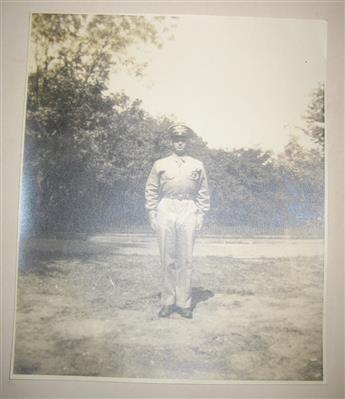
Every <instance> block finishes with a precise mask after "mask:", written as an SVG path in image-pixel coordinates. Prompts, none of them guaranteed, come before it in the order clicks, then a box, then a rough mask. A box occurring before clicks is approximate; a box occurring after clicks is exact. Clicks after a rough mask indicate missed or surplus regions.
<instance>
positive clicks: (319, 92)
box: [303, 83, 325, 153]
mask: <svg viewBox="0 0 345 399" xmlns="http://www.w3.org/2000/svg"><path fill="white" fill-rule="evenodd" d="M304 119H305V120H306V123H307V128H306V129H303V131H304V133H305V134H306V135H308V136H309V137H310V138H311V139H312V141H314V143H316V144H317V145H318V146H319V147H320V149H321V152H322V153H323V152H324V149H325V87H324V85H323V84H321V83H320V84H319V85H318V87H317V88H316V89H315V90H314V91H313V92H312V94H311V101H310V103H309V105H308V108H307V111H306V114H305V116H304Z"/></svg>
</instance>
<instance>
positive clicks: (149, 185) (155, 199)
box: [145, 163, 159, 230]
mask: <svg viewBox="0 0 345 399" xmlns="http://www.w3.org/2000/svg"><path fill="white" fill-rule="evenodd" d="M145 200H146V205H145V207H146V209H147V210H148V212H149V218H150V225H151V227H152V229H153V230H156V227H157V226H156V219H157V206H158V203H159V176H158V172H157V165H156V163H155V164H154V165H153V167H152V169H151V172H150V174H149V177H148V179H147V182H146V187H145Z"/></svg>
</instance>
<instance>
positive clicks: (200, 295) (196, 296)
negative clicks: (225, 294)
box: [191, 287, 214, 310]
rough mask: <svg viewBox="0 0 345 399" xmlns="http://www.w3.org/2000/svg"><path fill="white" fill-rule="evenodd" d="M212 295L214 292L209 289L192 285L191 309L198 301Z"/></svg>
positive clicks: (205, 299) (203, 300) (202, 300)
mask: <svg viewBox="0 0 345 399" xmlns="http://www.w3.org/2000/svg"><path fill="white" fill-rule="evenodd" d="M213 296H214V293H213V292H212V291H210V290H207V289H205V288H203V287H194V288H193V289H192V306H191V308H192V310H194V309H195V308H196V306H197V305H198V304H199V303H200V302H205V301H207V300H208V299H210V298H212V297H213Z"/></svg>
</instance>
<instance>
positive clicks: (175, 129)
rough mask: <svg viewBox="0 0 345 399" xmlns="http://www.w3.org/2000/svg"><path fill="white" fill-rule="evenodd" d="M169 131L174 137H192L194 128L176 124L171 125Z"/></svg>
mask: <svg viewBox="0 0 345 399" xmlns="http://www.w3.org/2000/svg"><path fill="white" fill-rule="evenodd" d="M168 132H169V134H170V137H171V138H172V139H173V138H176V137H177V138H184V139H190V138H191V137H192V133H193V130H192V129H191V128H189V127H188V126H186V125H181V124H176V125H172V126H170V127H169V129H168Z"/></svg>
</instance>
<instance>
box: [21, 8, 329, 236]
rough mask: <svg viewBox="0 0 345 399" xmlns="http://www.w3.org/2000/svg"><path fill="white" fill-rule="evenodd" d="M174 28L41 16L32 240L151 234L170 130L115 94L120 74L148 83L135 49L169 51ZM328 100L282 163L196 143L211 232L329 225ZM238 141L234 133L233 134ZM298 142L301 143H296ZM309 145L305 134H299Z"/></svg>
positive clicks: (30, 192)
mask: <svg viewBox="0 0 345 399" xmlns="http://www.w3.org/2000/svg"><path fill="white" fill-rule="evenodd" d="M173 23H174V21H173V20H171V19H164V18H154V19H150V20H148V19H146V18H144V17H139V18H138V17H131V16H117V17H113V16H102V17H101V16H93V17H90V16H83V15H50V14H44V15H39V14H37V15H34V16H33V26H32V54H33V60H32V63H31V70H30V75H29V81H28V100H27V118H26V135H25V146H24V165H23V176H24V178H23V192H22V208H23V209H22V214H23V218H22V220H23V224H22V227H23V231H24V230H25V231H39V232H42V231H43V232H46V231H96V230H102V229H111V228H114V227H116V226H123V225H127V226H128V225H143V224H146V223H147V221H146V213H145V208H144V205H145V204H144V186H145V182H146V178H147V176H148V173H149V171H150V168H151V166H152V164H153V162H154V161H155V160H156V159H158V158H161V157H162V156H164V155H167V154H168V153H169V148H170V140H169V137H168V136H167V133H166V130H167V127H168V126H169V125H170V124H171V123H172V122H173V121H172V120H170V119H169V118H167V117H162V118H160V119H157V118H154V117H152V116H151V115H149V114H148V113H147V112H145V110H143V108H142V107H141V104H140V101H139V100H136V99H134V100H133V99H130V98H129V97H128V96H126V95H125V94H123V93H118V94H109V93H108V92H107V86H106V83H107V79H108V76H109V73H110V71H111V70H112V69H114V68H115V69H119V68H123V67H124V68H126V69H127V70H131V71H132V72H133V74H135V75H140V74H141V73H142V71H143V68H144V67H145V65H144V64H143V63H139V62H138V60H136V59H134V58H133V57H131V56H129V53H130V52H129V51H128V49H129V47H130V46H132V45H133V44H134V45H135V44H136V43H140V44H141V45H146V46H149V45H152V46H158V47H159V46H161V45H162V43H163V41H164V38H165V36H168V35H169V34H170V33H171V31H172V30H173ZM323 104H324V89H323V86H321V85H320V86H319V87H318V88H317V89H316V91H315V93H313V95H312V98H311V101H310V107H309V108H308V110H306V119H307V130H306V131H305V133H306V134H308V135H310V136H311V138H312V139H313V140H314V141H315V143H316V147H315V149H313V150H305V149H304V148H303V147H301V146H300V145H299V143H298V140H297V139H296V137H295V138H292V139H291V141H290V143H289V144H288V145H287V146H286V148H285V151H284V152H283V153H282V154H279V156H273V154H272V153H270V152H269V151H264V150H261V149H251V148H249V149H237V150H232V151H225V150H215V149H210V148H208V146H207V144H206V143H205V142H203V140H202V139H201V138H200V137H199V136H198V135H197V134H195V135H194V137H193V145H192V155H194V156H196V157H197V158H199V159H201V160H202V161H203V162H204V163H205V166H206V169H207V172H208V178H209V186H210V191H211V199H212V209H211V211H210V214H209V217H208V222H209V224H218V225H226V226H251V227H258V228H260V227H262V228H269V227H282V228H283V227H292V226H305V225H308V224H321V223H322V220H323V203H324V199H323V189H324V181H323V176H324V171H323V169H324V168H323V164H324V161H323V152H324V148H323V147H324V108H323ZM169 111H171V110H169ZM230 133H231V132H230ZM297 133H298V132H297ZM298 134H300V133H298Z"/></svg>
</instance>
